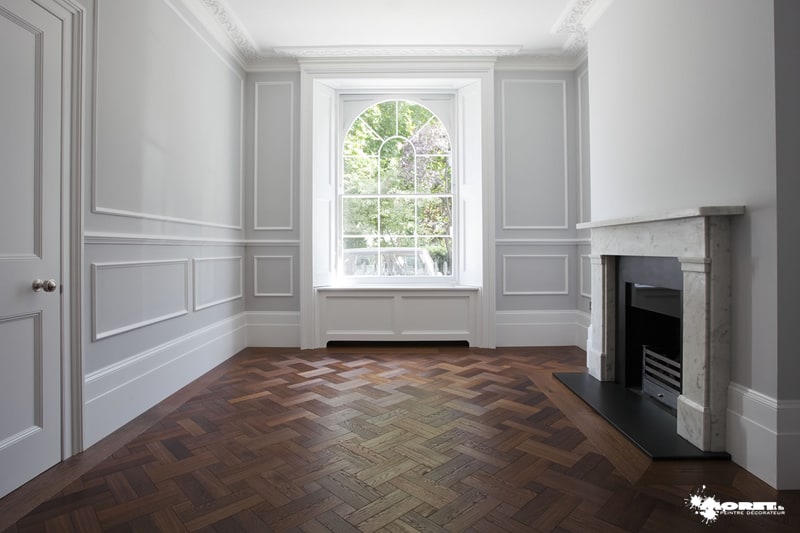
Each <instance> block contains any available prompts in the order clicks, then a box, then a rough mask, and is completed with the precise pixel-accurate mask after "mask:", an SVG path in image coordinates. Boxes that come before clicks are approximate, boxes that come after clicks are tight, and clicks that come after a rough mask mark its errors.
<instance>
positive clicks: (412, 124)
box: [397, 100, 433, 139]
mask: <svg viewBox="0 0 800 533" xmlns="http://www.w3.org/2000/svg"><path fill="white" fill-rule="evenodd" d="M432 117H433V113H431V112H430V111H428V110H427V109H426V108H425V107H424V106H421V105H419V104H415V103H413V102H405V101H402V100H401V101H400V102H399V103H398V104H397V135H402V136H403V137H406V138H409V139H410V138H411V137H413V136H414V134H416V133H417V132H418V131H419V129H420V128H421V127H423V126H424V125H425V124H426V123H427V122H428V121H429V120H430V119H431V118H432Z"/></svg>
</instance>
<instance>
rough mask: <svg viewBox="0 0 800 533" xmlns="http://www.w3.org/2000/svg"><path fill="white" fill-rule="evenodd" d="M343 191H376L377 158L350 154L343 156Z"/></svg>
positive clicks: (356, 192) (367, 192) (365, 192)
mask: <svg viewBox="0 0 800 533" xmlns="http://www.w3.org/2000/svg"><path fill="white" fill-rule="evenodd" d="M343 181H344V183H343V185H344V193H345V194H377V193H378V158H377V157H369V156H360V157H359V156H350V157H345V158H344V180H343Z"/></svg>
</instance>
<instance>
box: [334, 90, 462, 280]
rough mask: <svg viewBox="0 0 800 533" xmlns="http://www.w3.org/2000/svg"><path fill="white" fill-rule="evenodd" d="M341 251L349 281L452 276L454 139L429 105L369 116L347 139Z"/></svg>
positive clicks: (388, 108) (398, 106) (385, 107)
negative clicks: (393, 277)
mask: <svg viewBox="0 0 800 533" xmlns="http://www.w3.org/2000/svg"><path fill="white" fill-rule="evenodd" d="M342 168H343V180H342V188H341V191H342V194H341V197H340V201H341V204H340V205H341V213H342V235H341V238H342V250H343V256H344V267H345V268H344V271H345V274H346V275H351V276H388V275H404V276H431V275H444V276H449V275H451V274H452V271H451V269H452V258H453V172H452V165H451V145H450V137H449V135H448V133H447V130H446V129H445V127H444V125H443V124H442V122H441V121H440V120H439V119H438V118H437V117H436V116H435V115H434V114H433V113H432V112H431V111H430V110H429V109H427V108H426V107H425V106H423V105H420V104H416V103H413V102H408V101H404V100H391V101H386V102H382V103H380V104H377V105H374V106H372V107H370V108H369V109H367V110H366V111H364V112H363V113H362V114H361V115H359V117H358V118H357V119H356V120H355V122H354V123H353V124H352V126H351V127H350V130H349V131H348V132H347V135H346V137H345V140H344V152H343V167H342Z"/></svg>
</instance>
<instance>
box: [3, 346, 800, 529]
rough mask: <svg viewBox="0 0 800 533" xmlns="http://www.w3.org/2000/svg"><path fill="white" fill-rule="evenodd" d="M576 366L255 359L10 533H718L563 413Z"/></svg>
mask: <svg viewBox="0 0 800 533" xmlns="http://www.w3.org/2000/svg"><path fill="white" fill-rule="evenodd" d="M582 365H583V353H582V352H580V351H579V350H577V349H572V348H564V349H527V350H524V349H517V350H504V351H488V350H484V351H481V350H471V349H467V348H453V347H440V348H435V347H432V348H430V347H429V348H420V347H416V348H391V349H386V348H371V349H365V348H338V349H328V350H319V351H311V352H301V351H299V350H276V349H270V350H255V349H251V350H248V351H246V352H243V353H242V354H239V355H238V356H236V357H235V358H234V359H232V360H231V361H229V362H228V363H226V366H225V369H224V372H222V373H221V374H220V376H221V377H219V378H218V379H216V380H215V381H213V382H211V383H210V384H207V385H206V386H205V387H204V388H202V389H201V390H198V391H197V392H196V394H195V395H194V396H193V397H192V398H191V399H190V400H188V401H186V402H185V403H183V404H182V405H181V406H180V407H178V408H177V409H176V410H174V411H173V412H171V413H170V414H168V415H167V416H166V417H164V418H162V419H161V420H159V421H158V422H157V423H156V424H155V425H153V426H152V427H150V428H149V429H148V430H147V431H145V432H143V433H141V434H140V435H138V436H137V437H136V438H134V439H133V440H131V441H130V442H128V443H127V445H125V446H123V447H121V448H119V449H118V450H117V451H116V452H115V453H113V455H111V456H110V457H108V458H107V459H106V460H104V461H103V462H101V463H99V464H98V465H97V466H95V467H94V468H92V469H91V470H89V471H88V472H86V473H85V474H83V475H82V476H80V477H79V478H78V479H75V480H74V481H72V482H71V483H69V484H68V485H67V486H66V487H64V488H63V490H61V491H60V492H59V493H58V494H55V495H54V496H53V497H52V498H51V499H49V500H48V501H45V502H44V503H42V504H41V505H39V506H38V507H37V508H36V509H35V510H34V511H33V512H31V513H30V514H28V515H27V516H25V517H24V518H22V519H21V520H19V521H18V522H17V523H16V524H15V525H13V526H11V528H10V529H9V530H8V531H9V532H19V533H22V532H27V531H80V532H93V531H119V532H123V531H144V532H152V531H208V532H235V531H257V532H269V531H305V532H327V531H333V532H349V531H363V532H372V531H384V532H414V531H426V532H427V531H431V532H438V531H481V532H491V533H496V532H503V531H510V532H523V531H524V532H530V531H575V532H585V531H603V532H607V531H608V532H614V531H678V530H683V531H692V530H698V531H700V530H708V526H705V525H702V524H701V523H700V520H699V519H698V517H696V516H694V515H692V514H691V513H690V512H689V511H688V510H687V509H686V508H685V505H684V498H686V497H687V495H688V492H689V491H690V490H691V489H693V488H695V487H696V485H694V484H693V482H694V481H695V480H690V481H683V482H681V481H680V479H676V478H675V475H676V474H675V472H674V471H672V470H671V471H670V473H669V474H668V475H669V476H672V478H671V480H670V482H669V483H663V482H660V481H659V479H658V478H659V475H660V474H659V473H658V472H657V471H655V473H654V472H653V471H651V472H650V474H649V475H650V478H651V479H650V481H649V482H647V483H646V484H643V483H641V482H636V480H631V479H630V477H631V475H630V474H629V473H628V474H627V476H626V473H625V467H621V468H617V467H616V466H615V465H614V463H613V462H612V461H616V462H617V463H618V464H621V463H620V461H622V462H624V461H626V460H627V459H626V458H625V457H616V458H614V457H609V452H608V451H602V450H601V449H600V448H598V445H597V443H598V442H600V441H597V442H593V441H592V440H590V439H588V438H587V436H586V434H585V432H584V431H582V430H581V429H579V427H578V426H576V423H575V422H574V421H573V420H572V419H571V418H570V417H568V416H567V415H566V414H565V413H564V412H562V409H563V408H564V407H563V402H570V401H571V400H570V399H568V397H567V396H566V395H564V392H563V391H561V390H560V389H557V385H554V384H551V382H550V381H548V378H549V377H550V376H551V374H552V372H553V371H558V370H572V369H576V368H579V367H580V366H582ZM559 395H561V396H559ZM559 398H560V399H559ZM558 403H561V408H559V406H558V405H557V404H558ZM576 405H580V402H579V401H578V404H576ZM578 409H580V408H578ZM582 413H583V414H582V415H581V416H593V415H587V414H586V412H585V411H583V412H582ZM591 424H594V425H595V426H597V427H600V426H601V425H602V423H598V422H596V421H591ZM587 427H588V426H587ZM601 430H602V431H605V432H608V429H607V428H606V427H602V428H601ZM606 448H608V447H606ZM621 449H622V450H624V449H625V448H624V446H623V448H621ZM634 455H635V454H632V455H631V458H630V461H631V462H632V463H635V462H636V461H640V462H641V461H642V459H641V457H639V456H636V457H634ZM643 464H644V463H643ZM714 468H717V469H720V468H723V469H725V473H724V474H723V476H727V477H726V478H725V479H726V480H727V481H729V482H730V483H732V484H734V485H735V484H736V483H739V482H736V481H735V480H736V479H742V478H741V476H740V473H739V472H737V471H736V470H732V469H735V467H733V466H732V465H730V464H729V463H728V464H727V465H726V466H724V467H722V466H715V467H714ZM701 471H702V472H704V474H703V475H712V476H713V475H714V474H713V472H712V471H711V470H702V468H701ZM640 473H643V472H640ZM737 476H739V477H737ZM645 477H647V476H645ZM662 477H663V476H662ZM717 477H719V476H717ZM678 478H680V475H679V474H678ZM687 479H688V478H687ZM632 481H634V483H632ZM703 482H706V483H712V482H713V480H706V481H703ZM739 484H741V483H739ZM715 488H716V489H719V490H718V492H720V493H721V494H722V493H724V495H725V496H727V497H729V498H733V499H746V498H744V496H745V495H744V494H743V493H742V492H739V489H737V488H736V487H735V486H727V487H726V486H719V487H715ZM763 496H764V497H763V498H762V499H767V500H770V499H775V494H774V493H771V494H764V495H763ZM796 511H797V512H800V508H798V509H796ZM723 518H729V517H723ZM791 520H792V519H791V517H788V518H781V519H776V518H772V519H769V518H764V517H761V518H755V517H748V518H746V519H742V520H739V521H738V522H736V521H734V517H730V520H727V522H726V526H727V527H726V530H731V528H734V529H735V528H738V527H742V528H744V530H752V531H759V530H760V531H778V530H786V531H790V530H793V528H792V527H791V526H792V525H795V526H796V522H795V523H792V522H791Z"/></svg>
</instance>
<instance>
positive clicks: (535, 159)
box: [495, 66, 590, 311]
mask: <svg viewBox="0 0 800 533" xmlns="http://www.w3.org/2000/svg"><path fill="white" fill-rule="evenodd" d="M495 84H496V86H495V98H496V113H495V116H496V130H495V131H496V135H495V140H496V159H497V173H496V175H497V177H498V178H497V180H498V186H497V205H496V228H497V230H496V238H497V241H496V242H497V254H496V257H497V262H496V272H497V310H498V311H546V310H567V309H573V310H574V309H576V308H577V309H580V310H583V311H588V308H589V303H588V298H587V297H582V296H581V282H580V271H581V257H580V253H579V250H578V248H579V244H581V243H582V242H583V243H585V244H588V235H587V234H584V235H581V236H580V238H582V239H584V240H583V241H581V240H579V235H578V233H577V232H576V230H575V224H576V223H577V222H580V221H583V219H584V217H585V216H588V205H586V204H587V203H588V179H589V174H588V165H585V161H584V159H583V157H584V155H585V154H586V153H588V136H587V137H586V138H585V139H583V144H582V145H581V143H579V139H580V133H581V127H583V128H584V129H585V128H586V127H587V126H588V122H587V121H588V116H587V115H586V114H583V115H582V114H581V109H586V107H587V106H588V101H585V100H586V98H587V94H586V89H588V74H586V68H585V66H584V67H582V68H581V69H578V71H577V72H562V71H553V72H549V71H536V70H498V71H497V72H496V74H495ZM579 84H582V86H583V92H581V91H580V90H579ZM581 98H582V99H583V100H584V101H583V107H581V100H580V99H581ZM584 150H585V151H584ZM582 164H583V165H584V166H583V171H584V172H583V174H581V170H582ZM581 178H583V180H584V183H583V184H581V183H580V180H581ZM583 191H585V192H587V197H586V199H585V201H581V199H580V194H581V192H583ZM585 290H586V294H588V293H589V292H590V291H589V288H588V287H585Z"/></svg>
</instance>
